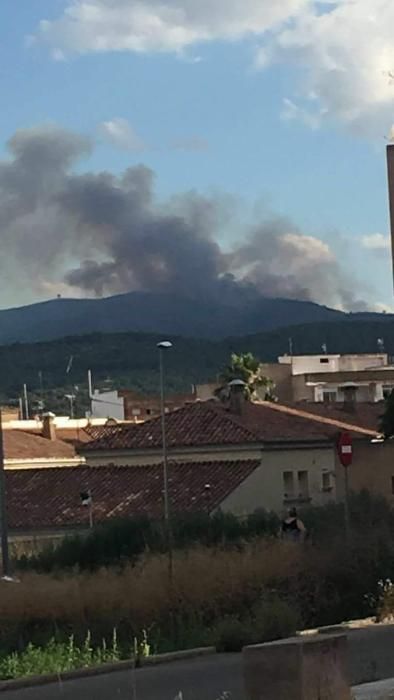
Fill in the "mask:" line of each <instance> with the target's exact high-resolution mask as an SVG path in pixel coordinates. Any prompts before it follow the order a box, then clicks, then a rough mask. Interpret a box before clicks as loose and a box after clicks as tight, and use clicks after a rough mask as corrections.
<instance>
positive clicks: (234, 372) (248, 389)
mask: <svg viewBox="0 0 394 700" xmlns="http://www.w3.org/2000/svg"><path fill="white" fill-rule="evenodd" d="M234 379H241V380H242V381H243V382H244V383H245V387H244V393H245V398H246V399H247V400H248V401H251V400H252V399H254V398H256V397H257V390H258V389H260V388H264V390H265V391H264V399H265V400H266V401H272V400H273V389H274V383H273V382H272V380H271V379H269V378H268V377H266V376H265V375H264V374H263V373H262V371H261V365H260V362H259V360H257V359H256V358H255V357H254V355H252V353H251V352H247V353H241V354H239V355H237V354H236V353H232V354H231V357H230V362H229V363H228V365H226V366H225V367H224V368H223V370H222V371H221V373H220V375H219V381H220V386H219V387H218V389H217V390H216V392H215V394H216V396H217V397H218V398H220V399H221V400H222V401H226V400H227V399H228V398H229V393H230V390H229V384H230V382H232V381H234ZM259 393H260V392H259Z"/></svg>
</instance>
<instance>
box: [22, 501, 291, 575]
mask: <svg viewBox="0 0 394 700" xmlns="http://www.w3.org/2000/svg"><path fill="white" fill-rule="evenodd" d="M278 526H279V524H278V519H277V518H276V516H274V515H272V514H270V513H266V512H265V511H263V510H260V511H257V512H256V513H255V514H254V515H252V516H250V517H249V518H248V519H247V520H246V521H241V520H240V519H239V518H236V517H235V515H232V514H231V513H221V512H218V513H215V514H214V515H213V516H210V515H209V514H208V513H202V512H200V513H192V514H186V515H182V514H178V515H174V516H173V519H172V536H173V545H174V547H175V548H176V549H187V548H190V547H191V546H194V545H197V544H203V545H205V546H207V547H211V546H217V545H221V546H227V545H229V546H231V545H234V544H236V543H243V542H244V541H245V540H248V539H253V538H255V537H256V536H261V535H264V534H272V533H273V532H274V531H275V532H277V531H278ZM166 548H167V542H166V534H165V529H164V527H163V523H162V521H160V520H154V519H151V518H148V517H146V516H141V517H135V518H129V519H122V520H112V521H109V522H105V523H102V524H100V525H97V526H96V527H95V528H94V529H93V530H92V531H91V532H88V533H87V534H84V535H71V536H68V537H66V538H65V539H64V540H62V542H60V544H58V545H57V546H54V545H52V544H51V545H48V546H47V547H46V548H45V549H43V550H42V551H41V552H40V553H39V554H36V555H34V556H31V557H26V556H23V557H21V558H20V559H19V560H18V562H17V566H18V568H19V569H20V570H29V569H30V570H31V569H33V570H35V571H39V572H44V573H50V572H51V571H56V570H66V569H73V568H78V569H80V570H81V571H83V570H87V571H94V570H96V569H99V568H102V567H109V566H112V565H114V564H117V565H120V566H121V565H123V564H124V563H129V562H130V561H131V562H134V561H136V560H137V559H138V558H139V557H140V556H141V555H142V554H143V553H145V552H159V553H160V552H164V551H166Z"/></svg>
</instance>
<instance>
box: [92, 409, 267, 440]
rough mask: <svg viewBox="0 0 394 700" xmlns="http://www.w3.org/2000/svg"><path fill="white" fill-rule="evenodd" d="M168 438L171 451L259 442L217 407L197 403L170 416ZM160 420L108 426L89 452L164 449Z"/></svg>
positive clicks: (168, 419) (167, 425) (251, 433)
mask: <svg viewBox="0 0 394 700" xmlns="http://www.w3.org/2000/svg"><path fill="white" fill-rule="evenodd" d="M166 434H167V443H168V446H169V447H175V446H177V445H182V446H184V447H193V446H195V445H219V444H220V445H232V444H243V443H253V442H256V435H255V434H254V433H253V432H252V431H251V430H249V429H248V428H247V427H246V426H244V425H241V424H240V423H239V422H236V421H233V420H232V418H231V417H230V416H229V415H228V414H227V413H226V412H225V411H224V410H223V409H222V408H221V407H220V406H217V405H216V404H215V403H213V402H212V403H211V402H206V403H199V402H197V403H193V404H189V405H187V406H184V407H183V408H180V409H179V410H177V411H172V412H171V413H168V414H167V416H166ZM161 444H162V434H161V420H160V416H158V417H157V418H153V419H152V420H149V421H146V422H145V423H140V424H137V425H130V426H122V425H117V426H111V427H110V426H108V428H107V432H106V433H105V434H104V435H103V436H102V437H101V438H99V439H98V440H97V441H92V442H91V443H89V444H87V445H86V446H85V449H86V450H111V449H116V450H129V449H147V448H150V447H152V448H154V447H156V448H157V447H161Z"/></svg>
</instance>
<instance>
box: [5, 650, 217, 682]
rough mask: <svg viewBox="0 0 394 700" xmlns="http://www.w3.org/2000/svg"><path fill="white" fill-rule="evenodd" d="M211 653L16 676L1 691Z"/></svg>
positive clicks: (191, 652)
mask: <svg viewBox="0 0 394 700" xmlns="http://www.w3.org/2000/svg"><path fill="white" fill-rule="evenodd" d="M210 654H216V649H215V647H199V648H197V649H186V650H184V651H173V652H169V653H167V654H157V655H156V656H148V657H147V658H146V659H144V661H142V662H140V663H139V664H137V665H136V664H135V662H134V660H132V659H127V660H126V661H116V662H115V663H112V664H102V665H101V666H92V667H91V668H79V669H75V670H74V671H65V672H64V673H51V674H47V675H42V676H26V677H25V678H15V679H12V680H8V681H0V693H5V692H6V691H7V690H8V691H11V690H22V689H23V688H35V687H38V686H41V685H50V684H51V683H63V682H66V681H72V680H78V679H79V678H91V677H94V676H103V675H106V674H110V673H117V672H119V671H129V670H133V669H135V668H146V667H149V666H158V665H159V664H166V663H171V662H173V661H182V660H187V659H194V658H198V657H199V656H209V655H210Z"/></svg>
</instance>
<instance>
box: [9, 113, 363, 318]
mask: <svg viewBox="0 0 394 700" xmlns="http://www.w3.org/2000/svg"><path fill="white" fill-rule="evenodd" d="M8 148H9V152H10V158H9V159H8V160H7V161H3V162H1V163H0V235H1V241H2V248H3V255H2V260H3V265H2V267H3V269H2V272H3V274H4V275H5V279H6V280H7V279H8V280H9V281H10V280H11V277H12V276H14V271H15V269H17V268H19V270H23V273H24V276H25V278H27V279H26V282H25V284H26V286H27V287H29V288H31V289H32V290H35V291H36V292H37V291H39V290H41V291H42V290H45V289H50V288H51V286H52V285H56V284H59V285H61V284H66V286H67V287H68V288H71V289H74V291H75V292H77V291H79V292H81V291H82V292H83V293H84V294H94V295H98V296H99V295H104V294H112V293H120V292H125V291H130V290H144V291H151V292H158V293H168V294H174V295H183V296H189V297H198V298H201V297H204V298H207V299H220V300H221V301H224V302H228V303H237V302H239V301H240V300H241V301H242V300H244V299H253V298H255V297H258V296H266V297H287V298H297V299H308V300H314V301H318V302H323V303H326V304H330V305H335V306H341V307H343V308H348V309H349V308H353V309H360V308H363V307H364V306H365V305H364V303H363V302H362V301H359V300H358V299H357V297H355V296H354V294H353V291H352V288H351V286H352V282H351V281H350V282H349V281H348V280H347V279H346V278H345V276H344V274H343V272H342V270H341V267H340V265H339V264H338V261H337V260H336V258H335V255H334V254H333V252H332V251H331V250H330V248H329V247H328V245H327V244H326V243H324V242H322V241H321V240H319V239H318V238H314V237H312V236H306V235H304V234H303V233H302V232H300V231H299V230H298V229H297V228H296V227H295V226H294V225H293V224H292V223H291V222H290V221H287V220H285V219H280V218H276V219H275V220H268V221H264V222H262V223H261V224H259V225H255V226H254V227H245V231H243V233H242V236H241V238H242V240H241V242H240V243H239V244H238V245H236V246H234V247H233V249H232V250H225V249H224V248H223V245H220V244H219V243H218V239H219V234H222V235H221V238H222V239H223V231H221V225H222V224H223V216H222V211H221V207H222V203H221V202H219V201H217V200H215V199H214V198H212V199H209V198H204V197H200V196H199V195H197V194H193V193H188V194H184V195H178V196H177V197H176V198H174V199H173V200H171V201H168V202H165V203H160V202H158V201H157V199H156V197H155V187H154V185H155V183H154V179H155V178H154V173H153V172H152V171H151V170H150V169H148V168H146V167H144V166H142V165H139V166H136V167H131V168H129V169H127V170H126V171H125V172H124V173H123V174H121V175H115V174H113V173H110V172H100V173H94V172H87V173H82V174H80V172H79V170H78V171H76V170H75V165H76V164H77V163H78V161H79V160H80V159H81V158H83V157H85V156H87V155H89V153H90V151H91V149H92V144H91V143H90V142H89V140H87V139H85V138H83V137H81V136H78V135H76V134H73V133H70V132H68V131H65V130H63V129H60V128H56V127H54V126H51V127H48V126H46V127H40V128H38V127H37V128H32V129H26V130H21V131H18V132H16V133H15V135H14V136H13V137H12V139H11V140H10V141H9V143H8ZM5 261H6V262H5ZM67 287H66V288H67ZM60 288H62V287H61V286H60Z"/></svg>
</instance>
